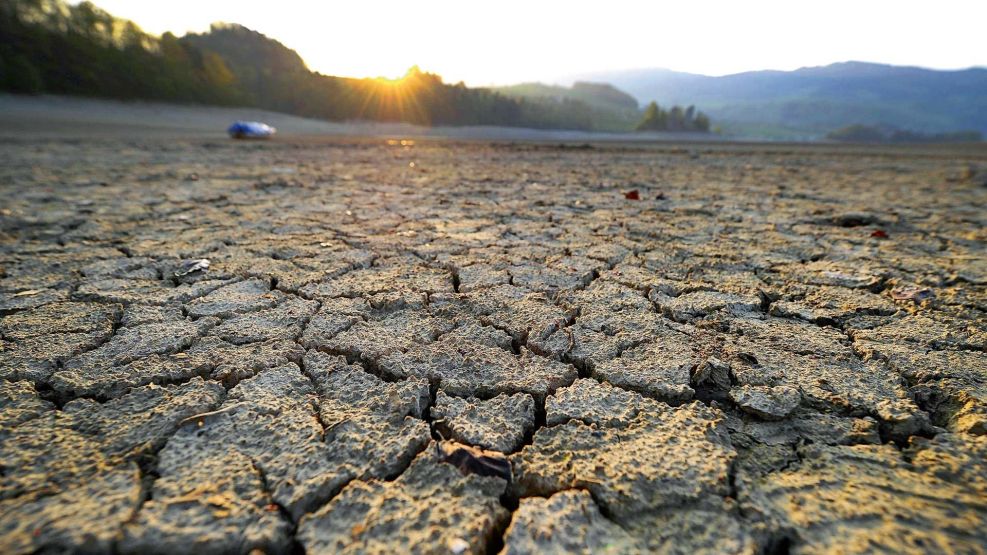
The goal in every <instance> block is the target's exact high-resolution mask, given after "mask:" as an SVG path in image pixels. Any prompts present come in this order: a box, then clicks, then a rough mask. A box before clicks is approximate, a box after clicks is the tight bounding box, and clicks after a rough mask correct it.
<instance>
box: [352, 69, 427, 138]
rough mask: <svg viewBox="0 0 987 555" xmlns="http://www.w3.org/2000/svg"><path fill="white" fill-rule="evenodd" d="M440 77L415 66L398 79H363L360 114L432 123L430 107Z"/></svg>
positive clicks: (381, 118)
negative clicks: (362, 97) (428, 106)
mask: <svg viewBox="0 0 987 555" xmlns="http://www.w3.org/2000/svg"><path fill="white" fill-rule="evenodd" d="M433 82H435V83H441V80H439V78H438V77H437V76H434V75H431V74H428V73H425V72H423V71H422V70H421V69H419V67H418V66H412V67H411V68H410V69H409V70H408V71H407V72H406V73H405V74H404V75H402V76H401V77H398V78H393V79H392V78H387V77H375V78H373V79H364V80H362V81H361V82H360V84H361V88H362V90H363V91H364V93H365V95H364V99H363V105H362V107H361V110H360V113H361V114H362V115H364V116H371V117H372V118H373V119H380V120H385V121H388V120H389V121H410V122H412V123H418V124H422V125H429V124H431V123H432V122H431V121H430V118H429V115H428V114H429V110H428V109H426V108H427V105H428V104H429V103H430V99H431V97H432V96H433V95H434V94H435V91H436V87H435V86H434V84H435V83H433Z"/></svg>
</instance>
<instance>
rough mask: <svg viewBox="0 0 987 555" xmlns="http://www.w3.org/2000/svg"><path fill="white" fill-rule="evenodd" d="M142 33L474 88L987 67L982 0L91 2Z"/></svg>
mask: <svg viewBox="0 0 987 555" xmlns="http://www.w3.org/2000/svg"><path fill="white" fill-rule="evenodd" d="M94 3H95V4H96V5H98V6H100V7H101V8H103V9H105V10H107V11H109V12H110V13H112V14H114V15H116V16H118V17H123V18H126V19H132V20H134V21H135V22H137V24H138V25H140V26H141V27H142V28H143V29H144V30H145V31H148V32H151V33H154V34H161V33H163V32H164V31H172V32H174V33H175V34H178V35H181V34H184V32H186V31H197V32H198V31H204V30H206V29H208V27H209V23H211V22H214V21H226V22H231V23H240V24H242V25H245V26H247V27H250V28H251V29H254V30H257V31H260V32H262V33H264V34H265V35H268V36H270V37H273V38H275V39H277V40H279V41H281V42H282V43H284V44H285V45H287V46H288V47H290V48H293V49H295V50H296V51H298V53H299V54H301V56H302V58H304V59H305V61H306V63H307V64H308V66H309V68H311V69H313V70H316V71H320V72H322V73H325V74H329V75H343V76H353V77H366V76H370V77H377V76H384V77H397V76H400V75H402V74H404V72H405V70H407V69H408V68H409V67H410V66H412V65H415V64H417V65H419V66H421V68H422V69H424V70H427V71H431V72H435V73H438V74H440V75H442V76H443V78H444V79H445V80H446V81H447V82H456V81H459V80H464V81H466V83H467V84H470V85H490V84H510V83H517V82H522V81H544V82H553V81H557V80H560V79H562V78H564V77H565V76H567V75H573V74H578V73H585V72H593V71H601V70H614V69H634V68H650V67H664V68H669V69H674V70H679V71H689V72H693V73H704V74H708V75H723V74H727V73H736V72H740V71H748V70H756V69H795V68H798V67H803V66H814V65H825V64H829V63H832V62H839V61H847V60H860V61H870V62H883V63H891V64H897V65H918V66H925V67H933V68H942V69H956V68H965V67H969V66H975V65H979V66H984V65H987V47H985V46H984V43H983V38H984V22H985V21H987V1H984V0H937V1H936V2H929V1H927V0H923V1H915V0H849V1H847V0H827V1H825V2H821V1H815V2H805V1H797V0H783V1H769V0H747V1H740V0H693V1H684V0H680V1H677V2H665V1H660V0H653V1H648V0H639V1H634V0H607V1H605V2H600V1H582V0H568V1H556V0H497V1H488V2H482V3H481V2H468V1H463V0H449V1H446V0H406V1H403V2H401V1H390V0H365V1H363V0H342V1H338V0H337V1H328V0H323V1H319V0H308V1H306V0H277V1H272V0H261V1H256V0H94Z"/></svg>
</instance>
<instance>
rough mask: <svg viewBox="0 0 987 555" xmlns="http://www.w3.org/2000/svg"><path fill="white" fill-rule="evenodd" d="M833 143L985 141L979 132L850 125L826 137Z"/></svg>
mask: <svg viewBox="0 0 987 555" xmlns="http://www.w3.org/2000/svg"><path fill="white" fill-rule="evenodd" d="M826 138H827V139H829V140H831V141H839V142H846V143H892V144H901V143H972V142H978V141H982V140H983V134H981V133H980V132H979V131H955V132H952V133H918V132H915V131H908V130H904V129H897V128H894V127H889V126H877V125H861V124H855V125H848V126H846V127H843V128H840V129H837V130H836V131H832V132H830V133H829V134H827V135H826Z"/></svg>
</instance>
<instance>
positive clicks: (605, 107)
mask: <svg viewBox="0 0 987 555" xmlns="http://www.w3.org/2000/svg"><path fill="white" fill-rule="evenodd" d="M492 90H493V91H494V92H496V93H498V94H501V95H503V96H506V97H508V98H515V99H518V100H522V101H523V102H524V104H525V106H528V107H530V108H534V109H536V110H537V111H538V112H540V113H546V114H553V113H554V114H556V115H557V117H558V119H559V120H560V121H583V124H584V128H585V129H591V130H594V131H630V130H632V129H633V128H634V126H635V125H636V124H637V122H638V121H640V119H641V112H640V111H639V110H638V105H637V100H636V99H635V98H634V97H633V96H631V95H629V94H627V93H625V92H624V91H622V90H619V89H617V88H616V87H614V86H613V85H609V84H607V83H588V82H584V81H577V82H576V83H574V84H573V85H572V86H571V87H560V86H557V85H545V84H543V83H521V84H519V85H510V86H506V87H496V88H494V89H492Z"/></svg>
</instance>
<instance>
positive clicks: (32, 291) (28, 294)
mask: <svg viewBox="0 0 987 555" xmlns="http://www.w3.org/2000/svg"><path fill="white" fill-rule="evenodd" d="M42 292H44V289H28V290H27V291H21V292H20V293H14V296H15V297H32V296H34V295H37V294H38V293H42Z"/></svg>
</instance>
